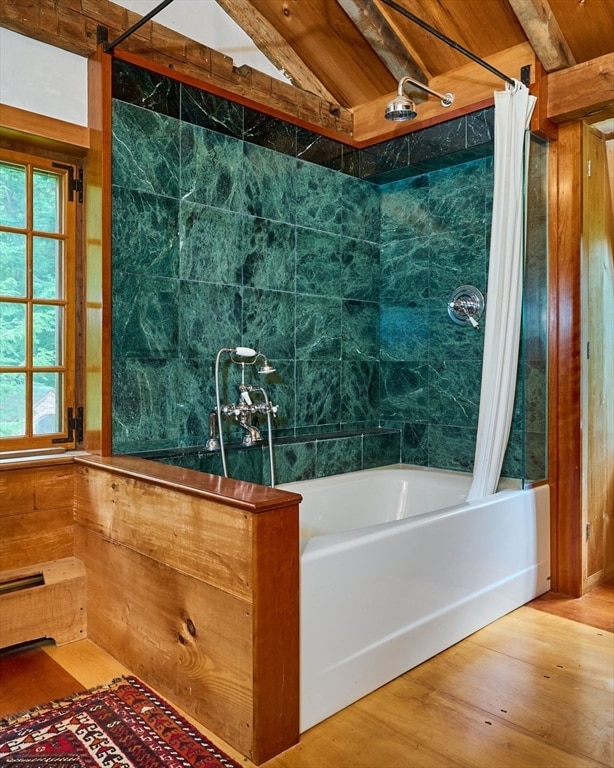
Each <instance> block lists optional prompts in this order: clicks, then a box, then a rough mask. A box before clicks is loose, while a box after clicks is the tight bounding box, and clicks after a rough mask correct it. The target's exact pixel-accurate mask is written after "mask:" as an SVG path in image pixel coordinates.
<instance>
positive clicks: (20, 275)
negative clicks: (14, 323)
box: [0, 232, 26, 297]
mask: <svg viewBox="0 0 614 768" xmlns="http://www.w3.org/2000/svg"><path fill="white" fill-rule="evenodd" d="M0 295H1V296H22V297H25V296H26V236H25V235H15V234H12V233H11V232H0Z"/></svg>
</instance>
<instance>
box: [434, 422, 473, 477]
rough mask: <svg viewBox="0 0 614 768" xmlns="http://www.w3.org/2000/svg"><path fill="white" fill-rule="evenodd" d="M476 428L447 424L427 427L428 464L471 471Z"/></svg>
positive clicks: (460, 470)
mask: <svg viewBox="0 0 614 768" xmlns="http://www.w3.org/2000/svg"><path fill="white" fill-rule="evenodd" d="M475 438H476V430H475V429H470V428H465V429H459V428H458V427H455V426H450V425H448V424H445V425H444V424H430V425H429V427H428V445H429V460H428V463H429V466H431V467H441V468H442V469H455V470H458V471H459V472H473V460H474V454H475Z"/></svg>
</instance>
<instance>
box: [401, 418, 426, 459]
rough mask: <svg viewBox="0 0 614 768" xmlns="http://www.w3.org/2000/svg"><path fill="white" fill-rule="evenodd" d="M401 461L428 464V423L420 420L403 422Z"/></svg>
mask: <svg viewBox="0 0 614 768" xmlns="http://www.w3.org/2000/svg"><path fill="white" fill-rule="evenodd" d="M401 461H402V462H403V463H404V464H418V465H419V466H421V467H425V466H428V464H429V425H428V424H424V423H420V422H405V423H404V424H403V433H402V442H401Z"/></svg>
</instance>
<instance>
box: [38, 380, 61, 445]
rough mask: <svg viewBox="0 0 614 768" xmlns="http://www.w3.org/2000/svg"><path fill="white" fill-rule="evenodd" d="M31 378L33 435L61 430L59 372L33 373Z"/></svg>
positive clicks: (48, 433)
mask: <svg viewBox="0 0 614 768" xmlns="http://www.w3.org/2000/svg"><path fill="white" fill-rule="evenodd" d="M32 379H33V398H34V402H33V414H32V417H33V418H32V420H33V422H34V434H35V435H50V434H53V433H54V432H61V430H62V417H61V414H62V410H63V409H62V379H63V376H62V374H61V373H35V374H33V376H32Z"/></svg>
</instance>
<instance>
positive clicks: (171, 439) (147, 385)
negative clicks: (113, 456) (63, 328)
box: [112, 358, 179, 453]
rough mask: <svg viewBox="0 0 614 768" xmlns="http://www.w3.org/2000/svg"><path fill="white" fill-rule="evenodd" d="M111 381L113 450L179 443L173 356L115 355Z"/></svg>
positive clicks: (130, 449)
mask: <svg viewBox="0 0 614 768" xmlns="http://www.w3.org/2000/svg"><path fill="white" fill-rule="evenodd" d="M112 384H113V389H112V392H113V451H114V453H126V452H127V451H134V450H148V449H153V448H162V447H169V446H173V445H177V444H178V440H179V431H178V426H177V418H176V417H177V408H176V402H175V399H174V398H173V397H169V393H170V392H175V391H176V384H177V376H176V365H175V362H174V361H173V360H156V359H153V358H152V359H147V360H138V359H130V358H127V359H123V358H116V359H115V360H114V361H113V382H112Z"/></svg>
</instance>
